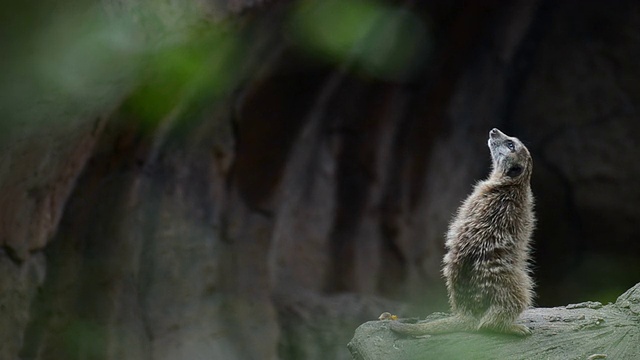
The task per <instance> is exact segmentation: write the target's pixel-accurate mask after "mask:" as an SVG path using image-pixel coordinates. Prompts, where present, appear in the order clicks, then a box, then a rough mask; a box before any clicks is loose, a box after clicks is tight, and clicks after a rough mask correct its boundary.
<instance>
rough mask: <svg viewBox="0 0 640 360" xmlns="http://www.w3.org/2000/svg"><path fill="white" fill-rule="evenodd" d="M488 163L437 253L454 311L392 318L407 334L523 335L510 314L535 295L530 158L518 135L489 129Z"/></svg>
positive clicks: (528, 303)
mask: <svg viewBox="0 0 640 360" xmlns="http://www.w3.org/2000/svg"><path fill="white" fill-rule="evenodd" d="M488 145H489V149H490V151H491V160H492V171H491V175H490V176H489V177H488V178H487V179H486V180H484V181H481V182H479V183H478V184H476V186H475V188H474V190H473V192H472V193H471V195H469V197H468V198H467V199H466V200H465V201H464V202H463V203H462V205H461V206H460V208H459V209H458V212H457V214H456V216H455V217H454V219H453V221H452V222H451V224H450V225H449V231H448V232H447V236H446V243H445V246H446V250H447V253H446V255H445V256H444V260H443V265H444V266H443V270H442V273H443V276H444V278H445V279H446V284H447V291H448V294H449V303H450V305H451V311H452V314H453V315H452V316H450V317H447V318H443V319H438V320H435V321H431V322H422V323H417V324H406V323H401V322H399V321H392V322H391V325H390V326H391V329H392V330H393V331H396V332H399V333H403V334H409V335H425V334H438V333H446V332H457V331H478V330H489V331H494V332H500V333H507V334H515V335H521V336H525V335H529V334H531V330H530V329H529V328H528V327H526V326H524V325H520V324H515V323H514V321H515V320H516V319H517V318H518V316H519V315H520V314H521V313H522V312H523V311H524V310H525V309H526V308H528V307H530V306H531V302H532V298H533V281H532V280H531V276H530V267H529V252H530V239H531V234H532V232H533V229H534V226H535V217H534V213H533V202H534V200H533V194H532V192H531V186H530V179H531V173H532V170H533V162H532V160H531V154H529V150H527V148H526V147H525V146H524V145H523V144H522V142H521V141H520V140H518V139H517V138H514V137H509V136H507V135H505V134H504V133H502V132H501V131H500V130H498V129H492V130H491V131H490V132H489V141H488Z"/></svg>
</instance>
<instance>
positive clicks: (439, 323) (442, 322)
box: [390, 315, 476, 336]
mask: <svg viewBox="0 0 640 360" xmlns="http://www.w3.org/2000/svg"><path fill="white" fill-rule="evenodd" d="M390 327H391V330H393V331H395V332H397V333H400V334H405V335H412V336H420V335H426V334H444V333H451V332H458V331H473V330H475V328H476V325H475V321H474V320H473V319H469V318H465V317H462V316H459V315H453V316H450V317H447V318H443V319H438V320H433V321H429V322H421V323H417V324H407V323H401V322H399V321H392V322H391V323H390Z"/></svg>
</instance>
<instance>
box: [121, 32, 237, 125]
mask: <svg viewBox="0 0 640 360" xmlns="http://www.w3.org/2000/svg"><path fill="white" fill-rule="evenodd" d="M239 54H240V45H239V43H238V41H237V39H236V37H235V34H234V33H233V32H230V31H226V30H225V29H223V28H222V27H204V28H198V29H196V30H192V31H190V32H188V33H186V34H184V36H183V37H182V38H181V39H179V40H177V41H172V42H170V43H168V44H165V45H163V46H161V47H159V48H158V49H154V50H152V51H150V52H149V54H148V61H147V62H146V65H147V66H146V68H145V69H144V71H143V72H142V74H143V75H142V81H141V85H140V86H139V87H138V88H137V89H136V91H135V92H134V93H133V94H132V95H131V97H130V98H129V99H128V101H127V107H128V109H129V110H130V111H132V112H134V113H135V114H136V115H137V116H138V117H139V118H140V119H141V120H142V121H143V122H144V124H145V125H147V126H151V127H153V126H154V125H155V123H156V122H157V121H160V120H161V119H162V118H163V117H164V116H166V115H167V114H169V113H170V112H171V111H172V109H176V108H179V107H181V106H185V105H187V104H193V103H194V102H198V101H199V100H202V99H207V98H209V99H210V98H213V97H215V96H217V95H220V94H222V93H224V91H225V90H228V89H230V88H232V87H233V85H234V80H236V76H237V75H238V66H236V65H237V58H238V56H239Z"/></svg>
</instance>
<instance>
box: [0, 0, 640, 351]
mask: <svg viewBox="0 0 640 360" xmlns="http://www.w3.org/2000/svg"><path fill="white" fill-rule="evenodd" d="M0 47H1V48H2V56H1V57H0V65H1V66H2V69H4V70H3V75H2V76H1V77H0V244H1V245H2V248H1V250H0V319H2V321H1V322H0V343H1V344H3V345H2V347H0V358H3V359H4V358H7V359H13V358H16V357H19V358H24V359H62V358H64V359H276V358H280V359H326V358H335V359H347V358H349V355H348V352H347V350H346V347H345V344H346V343H347V342H348V340H349V339H350V337H351V336H352V334H353V330H354V329H355V327H356V326H357V325H358V324H360V323H362V322H364V321H367V320H372V319H375V318H376V317H377V316H378V315H379V314H380V313H382V312H383V311H391V312H393V313H398V314H399V315H401V316H424V315H427V314H428V313H430V312H432V311H446V310H447V299H446V293H445V291H444V284H443V280H442V279H441V276H440V266H441V259H442V255H443V251H444V249H443V235H444V233H445V232H446V228H447V224H448V222H449V220H450V219H451V216H452V214H453V213H454V212H455V210H456V208H457V207H458V205H459V204H460V202H461V201H462V200H463V199H464V198H465V196H466V195H467V194H468V193H469V192H470V191H471V189H472V186H473V184H474V183H475V182H476V181H478V180H480V179H482V178H484V177H485V176H486V175H487V174H488V172H489V166H490V164H489V155H488V149H487V147H486V139H487V134H488V131H489V130H490V129H491V128H493V127H498V128H500V129H501V130H503V131H504V132H505V133H507V134H509V135H512V136H516V137H518V138H520V139H521V140H522V141H523V142H524V143H525V144H526V145H527V146H528V148H529V150H530V152H531V153H532V155H533V158H534V174H533V179H532V187H533V192H534V194H535V197H536V200H537V203H536V212H537V215H538V227H537V230H536V231H535V234H534V252H533V258H534V266H533V268H534V278H535V281H536V283H537V294H538V296H537V298H536V303H537V306H556V305H563V304H567V303H572V302H573V303H575V302H581V301H586V300H594V301H601V302H605V303H606V302H609V301H614V300H615V298H616V297H617V296H618V295H619V294H621V293H622V292H623V291H624V290H626V289H627V288H629V287H630V286H632V285H633V284H635V283H636V282H638V281H639V280H640V262H638V258H639V255H640V242H639V241H638V237H639V235H640V234H639V233H640V227H639V226H638V224H639V223H640V210H639V208H638V206H637V205H638V203H639V202H640V186H639V185H638V181H637V178H638V177H639V176H640V161H638V157H639V156H640V142H639V141H638V137H639V135H640V122H639V121H638V120H639V119H638V117H639V115H638V110H637V106H638V105H637V104H638V103H639V100H640V81H638V80H639V79H640V62H639V61H638V59H639V58H640V4H639V3H638V2H636V1H615V2H603V1H547V0H537V1H536V0H530V1H446V2H445V1H351V0H350V1H346V0H345V1H337V0H327V1H284V0H283V1H258V0H256V1H251V0H210V1H197V0H193V1H185V2H182V3H174V2H171V1H155V2H152V1H144V0H137V1H130V2H119V1H111V0H104V1H100V2H97V1H95V2H92V1H80V0H78V1H67V2H24V3H21V4H14V5H12V6H9V7H8V8H7V11H3V13H2V15H0ZM403 304H410V305H411V306H410V307H406V306H405V305H403Z"/></svg>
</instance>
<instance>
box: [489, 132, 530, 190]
mask: <svg viewBox="0 0 640 360" xmlns="http://www.w3.org/2000/svg"><path fill="white" fill-rule="evenodd" d="M489 149H490V150H491V160H492V165H493V173H492V176H498V177H499V178H503V179H506V180H508V182H520V181H521V180H528V179H529V178H530V177H531V170H532V167H533V163H532V161H531V155H530V154H529V150H527V148H526V147H525V146H524V144H522V142H521V141H520V140H518V138H515V137H510V136H507V135H505V134H504V133H503V132H502V131H500V130H498V129H496V128H494V129H492V130H491V131H489Z"/></svg>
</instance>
